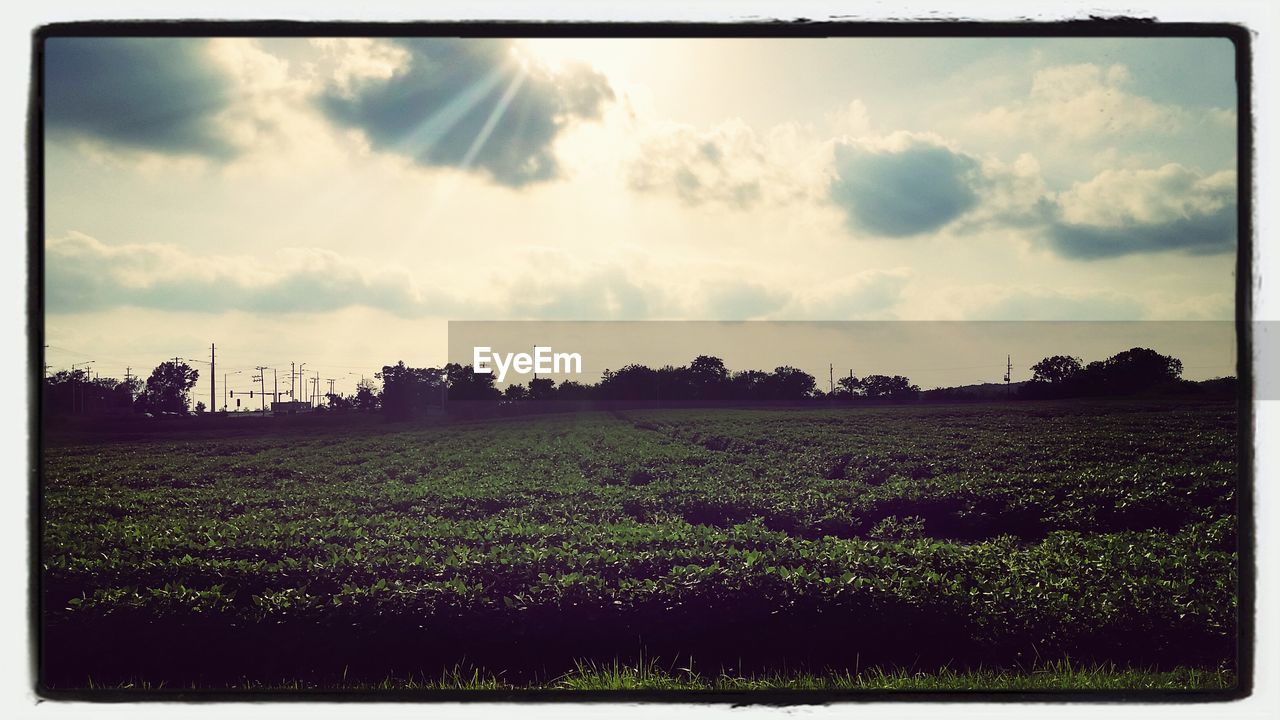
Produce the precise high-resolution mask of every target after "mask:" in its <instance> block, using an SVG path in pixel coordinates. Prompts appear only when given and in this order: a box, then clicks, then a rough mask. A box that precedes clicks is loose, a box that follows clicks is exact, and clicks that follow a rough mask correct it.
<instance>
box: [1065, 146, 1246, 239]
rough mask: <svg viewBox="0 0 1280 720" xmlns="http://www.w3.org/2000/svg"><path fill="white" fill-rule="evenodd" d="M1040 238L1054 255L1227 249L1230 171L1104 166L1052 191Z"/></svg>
mask: <svg viewBox="0 0 1280 720" xmlns="http://www.w3.org/2000/svg"><path fill="white" fill-rule="evenodd" d="M1055 202H1056V210H1057V214H1056V218H1055V220H1054V222H1053V223H1052V224H1051V225H1050V227H1049V229H1048V233H1047V235H1048V240H1049V243H1050V244H1051V245H1052V247H1053V248H1054V249H1055V250H1056V251H1057V252H1059V253H1060V254H1062V255H1065V256H1067V257H1072V258H1078V259H1095V258H1106V257H1115V256H1119V255H1129V254H1133V253H1149V252H1165V251H1181V252H1185V253H1189V254H1195V255H1206V254H1217V253H1224V252H1231V251H1233V250H1235V247H1236V243H1237V237H1236V235H1237V221H1236V215H1237V208H1236V174H1235V172H1233V171H1229V170H1226V171H1222V172H1218V173H1214V174H1212V175H1208V176H1205V175H1203V174H1202V173H1199V172H1197V171H1194V170H1191V169H1189V168H1186V167H1184V166H1182V165H1178V164H1175V163H1170V164H1167V165H1164V166H1163V167H1161V168H1158V169H1155V170H1108V171H1105V172H1103V173H1101V174H1099V175H1098V176H1097V177H1095V178H1093V179H1092V180H1089V181H1088V182H1084V183H1076V184H1075V185H1073V186H1072V188H1071V189H1070V190H1068V191H1066V192H1063V193H1059V194H1058V195H1057V196H1056V198H1055Z"/></svg>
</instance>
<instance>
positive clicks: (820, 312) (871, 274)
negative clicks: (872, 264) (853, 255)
mask: <svg viewBox="0 0 1280 720" xmlns="http://www.w3.org/2000/svg"><path fill="white" fill-rule="evenodd" d="M912 276H913V273H912V271H911V270H910V269H909V268H894V269H892V270H864V271H862V272H859V273H856V274H854V275H851V276H849V277H848V278H846V279H844V280H841V281H839V282H836V283H833V284H829V285H825V286H821V287H818V288H814V289H813V290H810V291H805V292H802V293H800V294H799V295H798V296H797V297H796V299H795V301H794V302H793V303H791V305H789V306H788V307H787V308H786V310H784V311H783V312H782V313H780V314H779V315H778V316H777V317H778V318H786V319H793V320H866V319H883V318H890V317H892V316H893V310H894V308H895V307H896V306H897V305H898V303H899V302H900V301H901V300H902V296H903V291H904V290H905V289H906V287H907V284H908V283H909V282H910V281H911V278H912Z"/></svg>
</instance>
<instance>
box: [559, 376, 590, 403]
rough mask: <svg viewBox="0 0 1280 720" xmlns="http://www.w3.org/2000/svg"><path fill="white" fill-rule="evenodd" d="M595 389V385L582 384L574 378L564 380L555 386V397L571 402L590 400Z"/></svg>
mask: <svg viewBox="0 0 1280 720" xmlns="http://www.w3.org/2000/svg"><path fill="white" fill-rule="evenodd" d="M595 389H596V386H595V385H583V384H582V383H580V382H576V381H574V380H564V381H562V382H561V383H560V387H558V388H556V399H558V400H567V401H571V402H581V401H583V400H590V399H591V397H592V394H593V393H594V392H595Z"/></svg>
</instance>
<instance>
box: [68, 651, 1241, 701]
mask: <svg viewBox="0 0 1280 720" xmlns="http://www.w3.org/2000/svg"><path fill="white" fill-rule="evenodd" d="M1235 687H1236V676H1235V673H1234V672H1232V671H1231V670H1227V669H1225V668H1216V669H1206V668H1189V667H1178V668H1174V669H1172V670H1164V671H1161V670H1155V669H1144V668H1132V667H1120V666H1117V665H1115V664H1110V663H1108V664H1098V665H1084V664H1076V663H1072V662H1071V661H1070V660H1058V661H1051V662H1046V663H1044V664H1042V665H1040V666H1038V667H1035V668H1032V669H1030V670H1022V669H1000V668H977V669H972V670H951V669H943V670H941V671H938V672H932V673H931V672H919V671H912V670H907V669H900V668H895V669H884V668H870V669H865V670H861V671H858V672H843V673H840V672H835V673H827V674H813V673H807V672H774V673H767V674H758V675H750V674H746V675H744V674H741V673H734V672H731V671H729V670H727V669H721V670H720V671H719V672H717V673H715V674H710V675H708V674H704V673H702V672H700V671H698V670H696V669H695V668H694V667H693V663H692V662H690V663H688V664H687V665H686V666H685V667H676V664H675V663H672V664H670V665H668V666H663V665H662V664H661V663H659V662H658V661H657V660H656V659H646V660H641V661H638V662H635V663H626V662H622V661H619V660H614V661H612V662H610V663H596V662H592V661H579V662H578V663H577V666H576V667H575V668H574V669H573V670H572V671H570V672H568V673H565V674H564V675H561V676H559V677H556V678H552V679H550V680H546V681H533V682H529V683H511V682H507V681H505V680H504V679H502V678H501V677H500V676H498V675H494V674H492V673H488V672H485V671H483V670H481V669H479V668H474V667H464V666H461V665H458V666H454V667H453V668H451V669H448V670H446V671H444V672H443V673H441V675H440V676H439V677H438V678H426V677H423V678H397V677H388V678H386V679H385V680H383V681H382V682H379V683H372V684H352V683H348V682H345V681H344V682H342V683H337V684H325V683H313V682H307V681H301V680H294V681H285V682H280V683H262V682H258V681H248V682H245V683H242V684H238V685H235V684H233V685H226V686H221V687H214V686H203V685H199V684H195V683H193V684H189V685H186V686H169V685H166V684H165V683H163V682H161V683H151V682H146V681H136V680H134V681H129V682H125V683H120V684H115V685H109V684H102V683H95V682H94V681H93V680H90V681H89V683H88V685H87V688H88V689H90V690H140V691H156V690H188V689H189V690H197V691H199V690H244V691H280V690H284V691H290V690H297V691H314V690H349V691H355V692H367V691H380V690H381V691H406V690H407V691H426V692H430V691H459V690H462V691H557V690H569V691H677V692H743V691H761V690H781V691H796V692H806V691H811V692H813V691H816V692H831V691H835V692H855V693H856V692H866V691H881V690H891V691H978V692H982V691H997V692H999V691H1063V690H1065V691H1097V690H1124V691H1134V690H1137V691H1143V690H1187V691H1205V690H1231V689H1234V688H1235Z"/></svg>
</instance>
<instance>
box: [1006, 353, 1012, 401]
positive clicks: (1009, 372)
mask: <svg viewBox="0 0 1280 720" xmlns="http://www.w3.org/2000/svg"><path fill="white" fill-rule="evenodd" d="M1004 359H1005V366H1004V396H1005V398H1006V399H1007V398H1008V397H1009V392H1010V390H1012V387H1011V386H1010V385H1009V382H1010V380H1011V379H1012V378H1013V356H1012V355H1005V356H1004Z"/></svg>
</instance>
